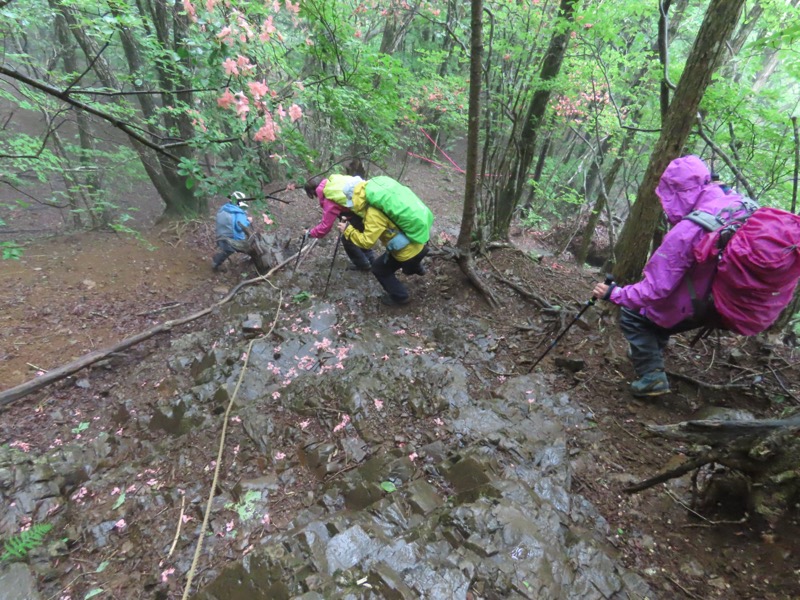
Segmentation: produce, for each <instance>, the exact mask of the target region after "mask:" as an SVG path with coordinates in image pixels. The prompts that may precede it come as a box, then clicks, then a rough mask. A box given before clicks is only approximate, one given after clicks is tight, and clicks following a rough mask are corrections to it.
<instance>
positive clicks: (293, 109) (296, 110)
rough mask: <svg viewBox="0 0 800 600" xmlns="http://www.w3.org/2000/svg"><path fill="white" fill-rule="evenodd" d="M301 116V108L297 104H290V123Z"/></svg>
mask: <svg viewBox="0 0 800 600" xmlns="http://www.w3.org/2000/svg"><path fill="white" fill-rule="evenodd" d="M302 116H303V109H302V108H300V107H299V106H297V104H292V105H291V106H290V107H289V118H290V119H291V120H292V123H294V122H295V121H297V119H299V118H300V117H302Z"/></svg>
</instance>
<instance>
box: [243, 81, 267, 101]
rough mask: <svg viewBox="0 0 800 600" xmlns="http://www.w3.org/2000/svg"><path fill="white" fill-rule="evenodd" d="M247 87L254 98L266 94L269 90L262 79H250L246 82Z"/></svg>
mask: <svg viewBox="0 0 800 600" xmlns="http://www.w3.org/2000/svg"><path fill="white" fill-rule="evenodd" d="M247 87H249V88H250V94H252V96H253V98H255V99H256V100H258V99H259V98H261V97H262V96H264V95H266V93H267V92H268V91H269V88H268V87H267V84H266V83H264V82H263V81H250V82H249V83H248V84H247Z"/></svg>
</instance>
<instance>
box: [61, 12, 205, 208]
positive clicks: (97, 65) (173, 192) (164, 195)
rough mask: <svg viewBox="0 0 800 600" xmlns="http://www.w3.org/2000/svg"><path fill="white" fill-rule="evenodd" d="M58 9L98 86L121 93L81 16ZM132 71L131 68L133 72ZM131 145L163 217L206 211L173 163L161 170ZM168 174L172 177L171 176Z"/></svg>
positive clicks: (139, 147)
mask: <svg viewBox="0 0 800 600" xmlns="http://www.w3.org/2000/svg"><path fill="white" fill-rule="evenodd" d="M58 9H59V11H60V13H61V15H62V16H63V17H64V19H65V20H66V22H67V24H68V25H69V28H70V31H71V32H72V35H73V36H74V37H75V40H76V41H77V42H78V45H79V46H80V47H81V50H82V51H83V53H84V55H85V56H86V61H87V64H88V63H91V64H92V69H93V70H94V72H95V74H96V75H97V77H98V78H99V79H100V81H101V83H102V84H103V85H104V86H105V87H107V88H110V89H114V90H121V89H122V86H121V84H120V82H119V80H118V78H117V76H116V74H115V73H114V70H113V69H112V67H111V65H110V64H109V62H108V61H107V60H106V58H105V56H103V55H102V54H101V52H100V48H99V47H98V46H97V44H96V43H95V41H94V40H93V39H92V38H91V37H89V36H88V35H86V33H85V32H84V31H83V29H82V28H81V26H80V24H79V23H80V17H79V16H78V15H76V14H75V12H74V9H72V8H69V7H67V6H64V5H59V6H58ZM133 71H134V69H131V72H133ZM143 96H146V94H139V97H140V98H141V97H143ZM117 101H118V102H122V101H123V100H122V97H121V96H120V97H118V100H117ZM131 145H132V146H133V149H134V150H135V151H136V153H137V154H138V155H139V160H141V162H142V166H144V169H145V172H146V173H147V176H148V177H149V178H150V181H151V182H152V184H153V186H154V187H155V188H156V190H157V191H158V193H159V195H160V196H161V199H162V200H163V201H164V203H165V204H166V211H165V213H166V214H169V215H175V216H191V215H196V214H201V213H202V212H204V211H205V204H201V203H198V202H195V198H194V196H193V194H191V192H190V190H188V189H187V188H186V184H185V181H184V180H183V178H180V177H178V176H177V175H176V174H175V173H174V169H175V168H176V167H177V165H176V164H173V163H174V161H170V162H169V166H168V167H167V169H166V172H165V170H164V166H163V165H164V164H166V163H162V162H160V159H159V157H158V156H156V153H154V152H152V151H151V150H150V149H148V148H147V147H145V146H144V145H143V144H141V143H140V142H138V141H136V140H133V139H131ZM161 158H163V159H164V160H169V159H168V158H167V157H161ZM170 172H171V173H172V174H170Z"/></svg>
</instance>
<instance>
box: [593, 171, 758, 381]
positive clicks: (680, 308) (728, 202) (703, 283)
mask: <svg viewBox="0 0 800 600" xmlns="http://www.w3.org/2000/svg"><path fill="white" fill-rule="evenodd" d="M656 195H658V197H659V199H660V200H661V205H662V207H663V208H664V212H665V213H666V216H667V220H668V221H669V223H670V225H672V229H671V230H670V231H669V232H668V233H667V234H666V235H665V236H664V240H663V242H662V243H661V245H660V246H659V247H658V249H657V250H656V251H655V252H654V253H653V255H652V257H651V258H650V260H649V262H648V263H647V265H646V266H645V268H644V279H643V280H642V281H640V282H639V283H636V284H634V285H628V286H616V285H614V284H612V285H610V286H609V285H605V284H603V283H598V284H597V285H596V286H595V287H594V290H593V292H592V294H593V296H594V297H596V298H602V299H603V300H608V301H610V302H613V303H614V304H617V305H619V306H621V307H622V311H621V314H620V328H621V329H622V333H623V334H624V336H625V338H626V339H627V340H628V343H629V344H630V351H629V356H630V358H631V361H632V362H633V367H634V370H635V371H636V376H637V379H636V380H635V381H634V382H633V383H632V384H631V391H632V392H633V395H634V396H658V395H661V394H666V393H668V392H669V381H668V380H667V375H666V373H665V372H664V357H663V354H662V353H663V350H664V348H665V347H666V345H667V342H668V341H669V338H670V336H671V335H673V334H675V333H680V332H683V331H688V330H690V329H696V328H698V327H703V326H711V327H715V326H719V321H720V317H719V315H718V314H717V311H716V310H715V309H714V306H713V304H712V303H711V302H708V301H706V299H710V293H711V285H712V281H713V279H714V275H715V272H716V269H717V263H716V261H708V262H703V263H698V262H697V261H696V259H695V252H694V250H695V246H696V245H697V244H698V242H700V241H701V239H703V238H704V236H705V235H706V229H704V228H703V227H702V226H700V225H698V224H697V223H696V222H693V221H692V220H690V219H687V218H686V217H687V216H688V215H689V214H690V213H692V212H693V211H695V210H699V211H704V212H707V213H711V214H712V215H720V214H723V213H725V214H727V215H729V216H730V217H733V218H736V217H738V216H740V215H743V214H747V213H748V210H747V209H746V208H745V200H747V199H743V198H742V197H741V196H739V195H738V194H736V193H735V192H728V193H727V194H726V192H725V191H724V190H723V188H722V187H721V186H720V185H719V184H718V183H717V182H713V181H712V178H711V174H710V173H709V171H708V168H707V167H706V165H705V163H704V162H703V161H702V160H701V159H700V158H698V157H697V156H684V157H682V158H676V159H675V160H673V161H672V162H671V163H670V164H669V166H667V168H666V170H665V171H664V174H663V175H662V176H661V180H660V181H659V184H658V187H657V188H656ZM725 209H729V210H727V211H726V210H725Z"/></svg>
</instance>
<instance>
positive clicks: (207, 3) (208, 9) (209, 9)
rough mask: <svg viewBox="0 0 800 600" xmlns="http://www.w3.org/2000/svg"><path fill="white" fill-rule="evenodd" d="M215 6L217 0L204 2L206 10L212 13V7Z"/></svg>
mask: <svg viewBox="0 0 800 600" xmlns="http://www.w3.org/2000/svg"><path fill="white" fill-rule="evenodd" d="M216 5H217V0H206V10H207V11H208V12H214V7H215V6H216Z"/></svg>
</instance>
